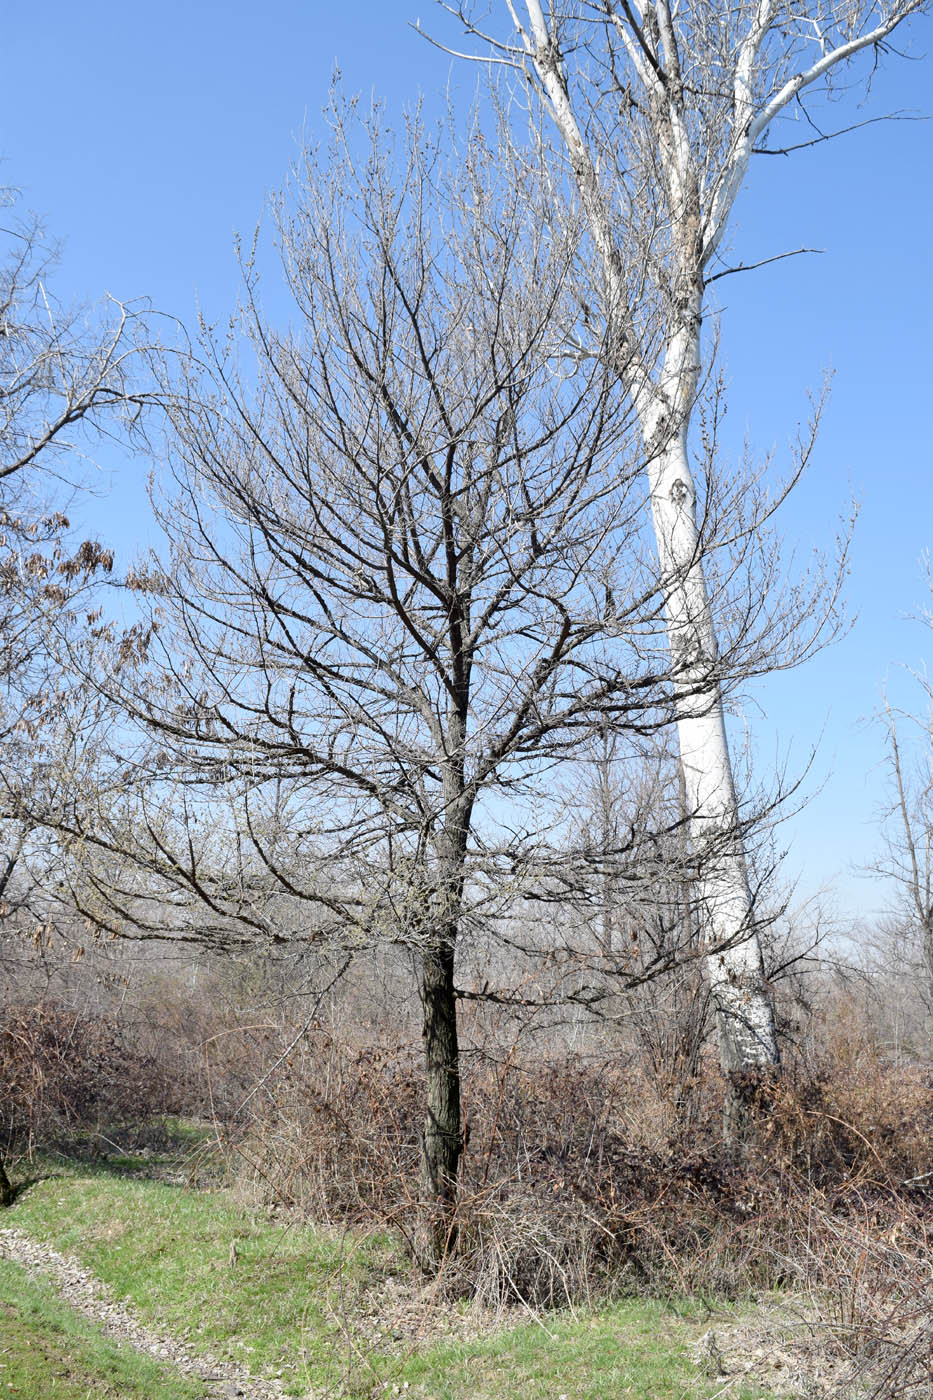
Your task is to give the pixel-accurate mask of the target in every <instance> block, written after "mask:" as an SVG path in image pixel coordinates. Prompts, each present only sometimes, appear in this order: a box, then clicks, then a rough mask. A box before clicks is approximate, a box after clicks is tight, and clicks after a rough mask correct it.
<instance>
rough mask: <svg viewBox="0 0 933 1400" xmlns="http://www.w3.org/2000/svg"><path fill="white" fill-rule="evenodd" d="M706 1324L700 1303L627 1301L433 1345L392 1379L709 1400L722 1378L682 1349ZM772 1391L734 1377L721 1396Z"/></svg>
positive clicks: (446, 1393)
mask: <svg viewBox="0 0 933 1400" xmlns="http://www.w3.org/2000/svg"><path fill="white" fill-rule="evenodd" d="M707 1326H708V1322H707V1321H706V1320H705V1318H704V1319H703V1320H701V1319H700V1316H699V1310H697V1311H696V1312H694V1311H693V1310H692V1309H689V1308H684V1307H676V1308H675V1307H672V1306H670V1305H667V1304H664V1303H660V1302H652V1301H642V1300H638V1299H628V1300H625V1301H622V1302H617V1303H613V1304H611V1305H608V1306H606V1307H604V1308H601V1309H600V1310H599V1311H598V1312H592V1313H587V1312H577V1313H574V1314H572V1315H571V1314H564V1315H560V1316H557V1317H547V1318H544V1319H541V1320H539V1321H535V1322H530V1323H528V1324H526V1325H524V1326H521V1327H514V1328H511V1329H510V1330H509V1331H507V1332H501V1333H496V1334H494V1335H493V1336H490V1337H488V1338H486V1339H484V1340H480V1341H474V1342H471V1343H469V1344H468V1345H455V1346H443V1347H435V1348H432V1349H431V1350H430V1351H427V1352H425V1353H423V1354H422V1355H420V1356H416V1357H411V1358H410V1359H409V1360H408V1362H407V1363H406V1364H405V1365H404V1367H402V1368H400V1369H399V1371H398V1374H397V1375H395V1376H394V1377H393V1382H394V1384H397V1385H400V1386H403V1385H404V1383H405V1382H406V1381H407V1382H408V1387H409V1393H411V1391H414V1392H415V1394H418V1395H424V1396H426V1397H430V1400H505V1397H507V1396H513V1395H520V1396H522V1397H523V1400H606V1397H607V1396H612V1397H613V1400H623V1398H624V1400H708V1398H709V1397H712V1396H714V1395H720V1394H722V1393H723V1392H722V1388H723V1385H724V1383H725V1382H724V1379H723V1378H722V1377H716V1378H710V1377H706V1376H704V1375H703V1374H702V1373H701V1372H700V1371H699V1370H698V1368H697V1366H696V1365H695V1364H694V1362H693V1361H692V1359H691V1357H690V1344H691V1343H692V1342H694V1341H695V1340H696V1338H697V1337H698V1336H699V1335H700V1334H701V1333H702V1332H703V1331H704V1330H705V1328H706V1327H707ZM389 1389H390V1391H391V1389H392V1385H391V1384H390V1387H389ZM771 1394H772V1392H770V1391H765V1390H762V1389H760V1388H759V1387H758V1386H756V1385H754V1384H746V1385H742V1384H736V1382H735V1380H733V1382H732V1384H730V1385H729V1387H728V1395H729V1397H730V1400H767V1397H770V1396H771Z"/></svg>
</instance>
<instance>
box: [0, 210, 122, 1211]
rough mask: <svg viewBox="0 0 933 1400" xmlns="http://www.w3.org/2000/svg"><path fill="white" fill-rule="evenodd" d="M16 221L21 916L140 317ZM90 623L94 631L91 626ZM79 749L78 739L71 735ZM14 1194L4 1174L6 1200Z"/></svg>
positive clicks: (1, 699) (0, 736)
mask: <svg viewBox="0 0 933 1400" xmlns="http://www.w3.org/2000/svg"><path fill="white" fill-rule="evenodd" d="M0 202H2V204H3V205H4V206H5V208H6V209H7V211H8V224H7V227H5V228H4V230H3V239H4V260H3V262H2V265H0V742H2V754H0V831H2V841H3V851H2V855H0V901H2V902H3V909H4V911H5V913H4V915H3V917H7V916H8V915H9V914H10V909H11V905H12V904H15V903H16V900H15V899H14V884H15V879H16V877H17V875H18V870H19V867H20V864H21V861H22V858H23V855H24V852H25V851H26V849H27V847H28V844H29V840H30V823H29V821H28V820H26V821H24V819H23V811H22V807H21V802H20V798H21V796H22V794H23V792H24V791H32V801H33V803H34V805H35V806H37V807H38V806H47V805H48V802H47V798H46V799H44V800H43V801H42V802H40V801H38V800H37V797H36V793H35V791H34V790H35V788H36V787H37V785H38V786H40V787H42V786H47V785H48V781H49V773H50V770H51V768H53V767H54V768H56V769H57V771H58V772H59V773H61V771H62V763H61V755H59V756H57V757H56V758H55V759H54V761H53V760H52V758H51V756H50V752H49V749H48V746H47V744H46V742H45V739H44V734H45V725H46V721H47V720H49V719H54V717H55V716H56V713H57V711H58V710H59V707H60V705H61V704H62V701H63V697H64V695H65V693H66V692H67V691H68V690H69V689H70V688H71V685H72V679H71V678H70V677H69V676H67V675H65V674H63V673H62V671H61V655H60V653H59V652H57V651H56V649H55V646H54V634H55V631H56V630H57V629H58V628H60V627H61V626H62V625H63V623H68V622H69V620H70V625H72V626H74V625H76V620H77V609H78V607H79V605H80V604H81V603H84V605H85V607H92V608H93V605H92V604H89V603H87V601H86V598H87V594H88V590H89V588H90V586H91V585H92V582H93V580H94V578H95V576H97V575H99V574H100V573H101V572H102V571H104V572H106V571H109V569H110V567H111V566H112V555H110V553H109V552H108V551H107V550H105V549H103V548H102V547H101V546H100V545H99V544H98V543H97V542H96V541H93V540H86V541H84V542H81V543H79V542H77V541H76V540H74V538H73V536H72V535H71V532H70V526H69V521H68V519H67V518H66V516H65V515H64V514H63V513H62V511H61V510H60V509H57V508H56V505H57V504H58V502H57V498H58V497H59V496H60V495H61V491H62V488H63V487H65V488H67V489H68V490H69V491H71V492H73V491H74V489H75V487H76V486H77V485H78V484H79V481H80V473H79V472H76V470H75V458H76V457H82V456H84V455H85V454H86V453H87V452H88V451H89V449H90V446H91V444H92V442H93V440H94V437H95V435H99V434H100V433H101V432H106V431H109V430H110V428H111V426H112V424H113V421H114V415H115V414H118V413H120V412H122V411H124V410H126V409H128V408H130V407H131V404H132V399H131V394H130V391H129V387H128V378H127V368H128V358H129V356H131V355H132V354H133V352H134V343H133V335H132V330H133V327H134V324H135V322H136V321H137V318H138V311H137V310H135V309H133V308H129V307H125V306H121V305H118V304H117V303H112V304H111V306H110V308H109V309H108V310H107V311H106V312H104V314H103V315H96V314H88V313H84V312H71V311H68V310H67V309H66V308H63V307H62V306H61V305H60V304H59V303H58V302H57V301H56V300H55V299H54V296H53V293H52V291H51V289H50V286H49V282H48V277H49V275H50V273H51V272H52V270H53V268H54V263H55V257H56V250H55V249H54V248H50V247H49V246H47V244H46V242H45V239H44V235H43V230H42V228H41V226H40V225H39V224H38V223H36V222H35V221H32V222H22V221H18V220H17V219H16V218H15V215H14V212H13V207H14V205H15V196H14V195H13V193H12V192H6V194H5V197H4V198H3V199H2V201H0ZM84 625H93V619H91V620H90V622H87V621H86V622H85V624H84ZM72 737H73V738H74V737H75V734H74V732H73V735H72ZM9 1198H10V1185H9V1181H8V1179H7V1177H6V1174H5V1172H4V1171H3V1168H2V1166H0V1200H4V1201H6V1200H8V1199H9Z"/></svg>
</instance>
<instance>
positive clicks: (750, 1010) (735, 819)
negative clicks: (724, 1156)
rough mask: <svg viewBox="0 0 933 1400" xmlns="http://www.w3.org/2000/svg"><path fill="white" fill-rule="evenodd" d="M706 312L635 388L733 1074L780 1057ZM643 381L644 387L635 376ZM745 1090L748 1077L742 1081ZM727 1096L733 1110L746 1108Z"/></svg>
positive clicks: (704, 913)
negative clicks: (701, 417)
mask: <svg viewBox="0 0 933 1400" xmlns="http://www.w3.org/2000/svg"><path fill="white" fill-rule="evenodd" d="M699 324H700V323H699V317H697V318H696V319H695V322H694V327H695V328H694V329H693V330H684V331H682V332H681V333H680V334H679V335H677V336H675V337H674V339H673V341H672V343H671V345H670V347H669V351H668V354H667V356H666V357H665V368H664V371H663V372H662V375H661V379H660V384H659V386H658V388H654V387H652V388H651V389H650V390H643V391H642V393H641V395H639V394H638V392H637V389H636V390H635V392H634V393H633V397H634V399H635V403H636V408H637V409H638V411H639V417H640V421H641V425H642V432H643V434H644V439H645V445H646V448H647V457H648V468H647V470H648V477H649V484H650V491H651V508H652V513H653V521H654V530H655V536H656V540H657V549H658V559H659V563H660V569H661V576H662V578H663V579H664V580H665V582H666V611H667V632H668V639H669V643H670V650H671V662H672V666H673V668H674V673H675V697H674V702H675V711H676V718H677V737H678V744H679V748H680V762H681V768H682V771H683V782H684V795H685V799H686V805H687V813H688V818H689V822H690V831H691V838H692V844H693V847H694V850H695V851H696V852H697V853H698V854H703V855H704V859H703V860H702V863H701V868H700V875H699V880H698V886H697V888H698V895H699V903H700V907H701V928H702V932H703V938H704V943H705V945H706V947H707V948H708V950H709V951H708V956H707V972H708V977H709V983H710V989H711V992H712V996H713V1003H714V1006H715V1008H716V1016H717V1023H718V1032H719V1051H720V1062H721V1064H722V1068H723V1070H724V1071H725V1073H726V1074H727V1076H729V1077H730V1078H733V1077H735V1076H737V1075H751V1076H752V1077H753V1078H754V1077H755V1076H759V1077H760V1075H761V1074H762V1073H767V1072H769V1071H771V1070H773V1069H775V1068H777V1066H778V1065H779V1064H780V1053H779V1050H778V1044H777V1034H776V1029H775V1022H774V1010H773V1005H772V1001H771V995H770V991H769V988H768V985H767V982H766V980H765V976H764V966H763V961H762V955H761V945H760V942H759V939H758V934H757V929H756V925H755V918H754V907H753V900H752V896H751V890H750V887H749V880H748V871H747V867H746V863H745V856H744V850H743V843H742V838H741V831H740V825H739V811H738V803H737V800H736V793H735V783H734V780H733V772H732V760H731V756H730V753H729V742H728V738H727V735H726V724H725V712H724V708H723V699H722V691H721V687H720V684H719V680H718V677H717V674H716V670H717V643H716V628H715V622H714V618H713V611H712V607H711V605H710V598H709V593H708V590H707V586H706V579H705V576H704V571H703V547H704V546H703V541H702V539H701V538H700V532H699V529H698V527H697V519H696V488H695V486H694V481H693V473H692V471H691V469H690V457H689V449H688V443H687V425H688V423H689V420H690V410H691V407H692V403H693V396H694V394H695V389H696V381H697V375H698V366H699V363H700V360H699V350H700V346H699ZM633 388H634V386H633ZM737 1092H738V1093H739V1095H740V1096H741V1086H737ZM737 1111H738V1110H737V1106H736V1105H735V1104H733V1105H732V1106H731V1108H730V1106H729V1105H728V1104H727V1117H729V1116H730V1114H734V1113H735V1112H737Z"/></svg>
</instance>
